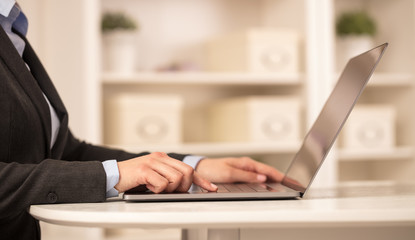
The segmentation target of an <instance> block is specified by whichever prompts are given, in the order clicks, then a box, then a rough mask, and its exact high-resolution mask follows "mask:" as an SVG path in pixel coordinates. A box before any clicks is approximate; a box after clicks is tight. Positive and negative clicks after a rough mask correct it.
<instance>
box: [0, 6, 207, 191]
mask: <svg viewBox="0 0 415 240" xmlns="http://www.w3.org/2000/svg"><path fill="white" fill-rule="evenodd" d="M0 25H1V26H2V28H3V29H4V31H5V32H6V34H7V35H8V36H9V38H10V40H11V41H12V42H13V45H14V46H15V47H16V50H17V52H18V53H19V54H20V56H22V55H23V51H24V48H25V42H24V41H23V39H21V38H20V36H19V35H17V34H15V33H14V32H13V31H12V28H14V29H15V30H17V31H19V32H20V33H21V34H23V35H26V33H27V28H28V21H27V18H26V16H25V15H24V14H23V12H21V11H20V7H19V6H18V5H16V1H15V0H0ZM43 96H44V97H45V100H46V102H47V104H48V106H49V110H50V113H51V114H50V115H51V124H52V125H51V128H52V129H51V130H52V135H51V142H50V148H51V149H52V147H53V145H54V144H55V141H56V137H57V136H58V131H59V126H60V121H59V118H58V116H57V114H56V111H55V109H54V108H53V106H52V104H50V102H49V99H48V98H47V97H46V95H45V94H43ZM202 159H203V157H201V156H186V157H185V158H184V160H183V162H184V163H186V164H188V165H190V166H191V167H193V169H196V166H197V164H198V163H199V161H200V160H202ZM102 165H103V167H104V170H105V173H106V175H107V186H106V191H107V192H106V195H107V197H116V196H118V191H117V190H116V189H115V188H114V186H115V185H117V183H118V181H119V179H120V174H119V170H118V164H117V161H116V160H107V161H104V162H102Z"/></svg>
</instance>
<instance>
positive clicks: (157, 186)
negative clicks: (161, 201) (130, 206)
mask: <svg viewBox="0 0 415 240" xmlns="http://www.w3.org/2000/svg"><path fill="white" fill-rule="evenodd" d="M118 170H119V173H120V179H119V182H118V184H117V185H115V189H116V190H117V191H118V192H125V191H127V190H129V189H132V188H135V187H137V186H139V185H145V186H146V187H147V188H148V189H149V190H151V191H152V192H154V193H161V192H187V191H188V190H189V188H190V186H191V185H192V183H194V184H196V185H198V186H200V187H202V188H204V189H206V190H208V191H216V190H217V187H216V186H215V185H214V184H212V183H211V182H210V181H208V180H206V179H205V178H203V177H201V176H200V175H199V174H198V173H196V172H195V171H194V170H193V168H192V167H190V166H188V165H187V164H185V163H183V162H181V161H177V160H176V159H173V158H170V157H169V156H168V155H167V154H165V153H160V152H155V153H151V154H149V155H146V156H142V157H138V158H133V159H130V160H126V161H123V162H118Z"/></svg>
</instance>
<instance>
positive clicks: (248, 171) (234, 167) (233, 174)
mask: <svg viewBox="0 0 415 240" xmlns="http://www.w3.org/2000/svg"><path fill="white" fill-rule="evenodd" d="M196 172H198V173H199V174H200V175H201V176H202V177H204V178H206V179H208V180H209V181H212V182H216V183H232V182H253V183H254V182H256V183H261V182H265V181H269V182H281V181H282V179H283V177H284V174H282V173H281V172H279V171H278V170H277V169H275V168H273V167H271V166H269V165H266V164H263V163H260V162H257V161H255V160H253V159H251V158H249V157H241V158H205V159H203V160H201V161H200V162H199V164H198V165H197V167H196Z"/></svg>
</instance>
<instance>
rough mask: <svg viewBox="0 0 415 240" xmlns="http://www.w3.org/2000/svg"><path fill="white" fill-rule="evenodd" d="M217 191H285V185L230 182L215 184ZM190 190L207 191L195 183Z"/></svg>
mask: <svg viewBox="0 0 415 240" xmlns="http://www.w3.org/2000/svg"><path fill="white" fill-rule="evenodd" d="M216 186H218V191H217V192H218V193H228V192H229V193H242V192H243V193H253V192H270V191H271V192H285V191H286V187H284V186H283V185H281V184H279V183H266V184H265V183H232V184H230V183H229V184H226V183H222V184H216ZM190 192H207V191H206V190H205V189H202V188H200V187H198V186H196V185H193V186H192V188H191V189H190Z"/></svg>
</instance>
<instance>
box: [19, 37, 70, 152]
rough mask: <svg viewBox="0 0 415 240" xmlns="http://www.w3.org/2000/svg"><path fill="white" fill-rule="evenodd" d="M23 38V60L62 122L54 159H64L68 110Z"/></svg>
mask: <svg viewBox="0 0 415 240" xmlns="http://www.w3.org/2000/svg"><path fill="white" fill-rule="evenodd" d="M21 37H22V38H23V39H24V41H25V42H26V46H25V51H24V52H23V59H24V61H25V62H26V63H27V64H28V65H29V67H30V70H31V72H32V74H33V76H34V78H35V79H36V81H37V82H38V84H39V86H40V88H41V89H42V91H43V93H44V94H45V95H46V96H47V97H48V99H49V101H50V103H51V105H52V106H53V108H54V109H55V111H56V114H57V115H58V118H59V120H60V128H59V133H58V136H57V138H56V141H55V144H54V145H53V148H52V157H53V158H55V159H60V158H61V157H62V153H63V150H64V148H65V144H66V138H67V134H68V113H67V111H66V108H65V106H64V104H63V102H62V100H61V98H60V97H59V94H58V92H57V91H56V88H55V86H54V85H53V83H52V81H51V80H50V78H49V75H48V74H47V72H46V70H45V68H44V67H43V65H42V63H41V62H40V60H39V58H38V57H37V55H36V53H35V51H34V50H33V48H32V46H31V45H30V43H29V42H28V41H27V39H26V38H25V37H24V36H21ZM49 114H50V113H49ZM49 116H50V115H49ZM49 122H50V117H49ZM49 129H50V127H49ZM49 132H50V131H49ZM49 136H50V135H49ZM49 139H50V138H49ZM48 145H50V144H48Z"/></svg>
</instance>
